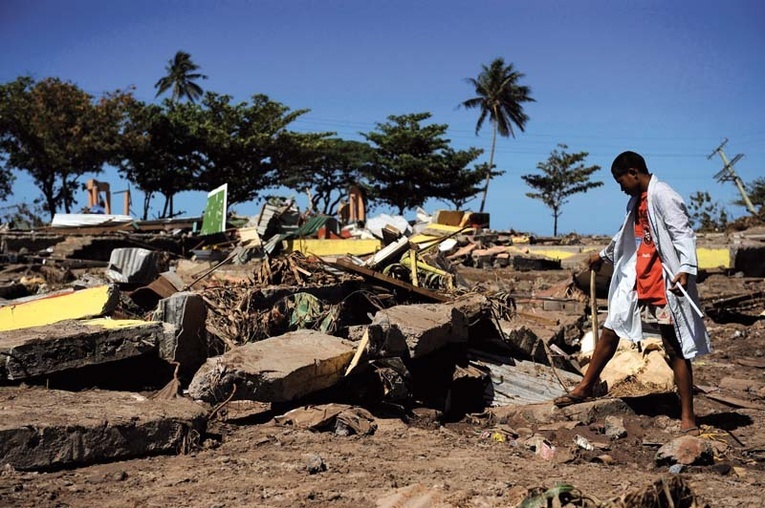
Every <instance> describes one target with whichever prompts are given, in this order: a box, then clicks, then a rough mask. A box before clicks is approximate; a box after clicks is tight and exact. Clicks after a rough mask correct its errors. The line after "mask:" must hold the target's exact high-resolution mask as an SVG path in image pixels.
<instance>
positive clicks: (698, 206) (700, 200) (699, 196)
mask: <svg viewBox="0 0 765 508" xmlns="http://www.w3.org/2000/svg"><path fill="white" fill-rule="evenodd" d="M688 213H689V215H690V216H691V222H692V223H693V226H694V228H695V229H696V231H721V230H723V229H725V226H726V225H727V224H728V214H727V212H726V211H725V209H724V208H722V207H721V206H720V205H719V204H718V203H716V202H714V201H712V196H710V195H709V193H708V192H701V191H698V192H695V193H693V194H691V199H690V200H689V202H688Z"/></svg>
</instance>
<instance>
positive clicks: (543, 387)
mask: <svg viewBox="0 0 765 508" xmlns="http://www.w3.org/2000/svg"><path fill="white" fill-rule="evenodd" d="M470 356H471V358H472V360H471V363H472V364H474V365H476V366H477V367H479V368H482V369H484V370H487V369H488V370H489V372H490V375H491V385H490V386H489V387H488V388H487V391H486V393H485V394H484V398H485V402H486V403H487V404H488V405H490V406H519V405H524V404H534V403H539V402H547V401H550V400H552V399H554V398H556V397H559V396H561V395H565V394H566V391H565V390H564V389H563V387H562V386H561V384H560V381H558V378H560V379H561V380H562V381H563V382H564V383H567V384H568V385H569V386H574V385H575V384H577V383H578V382H579V381H580V380H581V379H582V377H581V376H579V375H578V374H572V373H571V372H566V371H563V370H561V369H555V371H553V368H552V367H549V366H547V365H542V364H539V363H533V362H527V361H522V360H515V365H511V364H509V363H501V362H498V361H496V360H494V359H492V360H489V359H488V358H487V357H486V356H484V355H482V354H481V352H480V351H475V350H471V354H470ZM482 357H483V358H482ZM509 362H512V360H510V359H509ZM556 374H557V377H556Z"/></svg>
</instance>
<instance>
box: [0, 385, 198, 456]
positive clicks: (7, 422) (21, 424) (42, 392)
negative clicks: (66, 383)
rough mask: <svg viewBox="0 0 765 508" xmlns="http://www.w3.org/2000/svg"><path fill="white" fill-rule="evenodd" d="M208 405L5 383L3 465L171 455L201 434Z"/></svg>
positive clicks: (0, 427)
mask: <svg viewBox="0 0 765 508" xmlns="http://www.w3.org/2000/svg"><path fill="white" fill-rule="evenodd" d="M208 409H209V408H206V407H205V406H203V405H200V404H198V403H194V402H192V401H190V400H188V399H182V398H177V399H173V400H154V399H148V398H146V397H143V396H141V395H138V394H135V393H128V392H116V391H102V390H86V391H82V392H67V391H59V390H47V389H43V388H19V387H3V388H0V414H2V415H3V417H2V418H1V419H0V464H10V465H11V466H12V467H14V468H16V469H21V470H53V469H60V468H68V467H73V466H81V465H87V464H96V463H103V462H111V461H115V460H123V459H129V458H134V457H145V456H150V455H158V454H166V453H172V454H176V453H178V452H180V451H182V450H184V449H185V448H186V447H187V446H188V445H189V444H191V443H193V441H194V439H197V438H198V437H199V436H200V434H202V433H203V432H204V430H205V422H206V419H205V415H206V413H207V410H208Z"/></svg>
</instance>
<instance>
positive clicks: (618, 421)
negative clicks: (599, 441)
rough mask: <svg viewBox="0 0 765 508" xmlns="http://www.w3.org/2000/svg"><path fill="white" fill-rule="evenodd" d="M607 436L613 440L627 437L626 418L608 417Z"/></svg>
mask: <svg viewBox="0 0 765 508" xmlns="http://www.w3.org/2000/svg"><path fill="white" fill-rule="evenodd" d="M605 434H606V436H608V437H610V438H611V439H621V438H623V437H627V429H625V428H624V418H622V417H620V416H614V415H609V416H606V424H605Z"/></svg>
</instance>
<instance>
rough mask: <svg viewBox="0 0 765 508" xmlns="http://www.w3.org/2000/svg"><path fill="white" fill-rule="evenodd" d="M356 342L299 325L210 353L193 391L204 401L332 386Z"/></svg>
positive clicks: (292, 395)
mask: <svg viewBox="0 0 765 508" xmlns="http://www.w3.org/2000/svg"><path fill="white" fill-rule="evenodd" d="M355 350H356V345H355V344H354V343H353V342H350V341H347V340H345V339H341V338H339V337H334V336H332V335H326V334H324V333H321V332H317V331H313V330H298V331H295V332H289V333H286V334H284V335H281V336H278V337H272V338H269V339H266V340H262V341H259V342H253V343H251V344H246V345H244V346H241V347H238V348H235V349H232V350H230V351H228V352H227V353H225V354H223V355H221V356H216V357H214V358H210V359H208V360H207V361H206V362H205V364H204V365H203V366H202V367H201V368H200V369H199V371H197V373H196V374H195V375H194V379H193V380H192V381H191V384H190V385H189V395H190V396H191V397H192V398H194V399H199V400H204V401H206V402H219V401H222V400H224V399H226V398H227V397H229V396H231V395H233V400H237V399H245V400H256V401H260V402H288V401H291V400H296V399H299V398H301V397H304V396H306V395H308V394H310V393H313V392H316V391H319V390H323V389H325V388H329V387H330V386H333V385H334V384H336V383H337V382H338V381H340V380H341V379H342V378H343V376H344V374H345V370H346V368H347V367H348V365H349V364H350V362H351V359H352V358H353V354H354V353H355Z"/></svg>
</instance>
